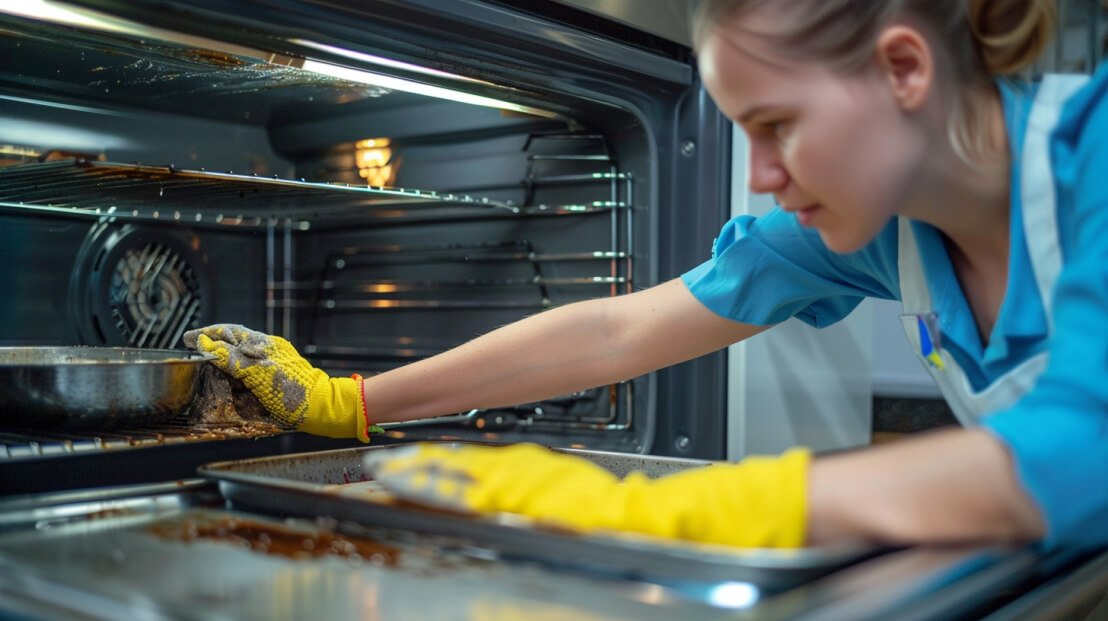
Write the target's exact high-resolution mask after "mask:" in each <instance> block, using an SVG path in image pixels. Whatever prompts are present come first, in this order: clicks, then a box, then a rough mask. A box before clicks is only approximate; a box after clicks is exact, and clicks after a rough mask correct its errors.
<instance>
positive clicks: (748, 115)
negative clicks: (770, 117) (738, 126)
mask: <svg viewBox="0 0 1108 621" xmlns="http://www.w3.org/2000/svg"><path fill="white" fill-rule="evenodd" d="M770 108H771V106H765V105H761V106H754V107H752V108H748V109H747V110H746V111H745V112H743V113H742V114H740V115H739V116H738V121H739V122H740V123H745V122H747V121H749V120H750V119H752V118H754V117H756V116H758V115H759V114H761V113H763V112H765V111H766V110H769V109H770Z"/></svg>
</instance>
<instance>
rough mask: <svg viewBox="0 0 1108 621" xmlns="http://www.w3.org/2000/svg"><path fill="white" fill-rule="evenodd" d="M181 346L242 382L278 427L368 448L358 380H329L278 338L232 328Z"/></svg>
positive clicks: (190, 336) (204, 333)
mask: <svg viewBox="0 0 1108 621" xmlns="http://www.w3.org/2000/svg"><path fill="white" fill-rule="evenodd" d="M184 341H185V345H187V346H188V347H191V348H193V349H197V350H200V351H206V352H208V353H210V354H213V355H214V356H215V360H213V361H212V364H214V365H215V366H217V367H219V369H220V370H222V371H223V372H225V373H227V374H229V375H231V376H232V377H234V378H236V379H238V380H241V381H242V383H243V384H244V385H246V387H247V388H249V389H250V391H251V392H253V393H254V395H255V396H256V397H258V400H259V401H261V402H262V405H264V406H265V409H266V410H267V411H268V412H269V413H270V415H271V416H273V418H275V419H276V420H277V422H278V423H279V424H281V425H282V426H284V427H286V428H289V429H296V430H298V431H304V432H307V433H311V434H315V435H320V436H328V437H332V438H358V439H359V440H361V441H362V442H369V433H370V432H371V431H379V430H380V428H379V427H375V426H373V425H370V423H369V418H368V416H367V413H366V411H365V399H363V396H362V392H361V391H362V385H361V384H362V381H361V378H360V377H357V376H355V377H354V378H349V377H338V378H333V377H329V376H328V375H327V374H326V373H324V372H323V371H320V370H319V369H316V368H315V367H313V366H312V365H311V363H309V362H308V361H307V360H305V359H304V358H303V357H301V355H300V354H298V353H297V352H296V349H295V348H294V347H293V346H292V344H291V343H289V342H288V341H286V340H285V339H283V338H281V337H279V336H271V335H268V334H265V333H262V332H256V331H254V330H250V329H248V328H246V327H243V326H240V325H234V324H217V325H213V326H208V327H206V328H200V329H199V330H190V331H188V332H186V333H185V335H184Z"/></svg>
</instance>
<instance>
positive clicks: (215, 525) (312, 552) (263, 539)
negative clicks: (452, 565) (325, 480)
mask: <svg viewBox="0 0 1108 621" xmlns="http://www.w3.org/2000/svg"><path fill="white" fill-rule="evenodd" d="M150 531H151V532H152V533H154V534H155V535H157V536H159V537H163V538H165V539H173V540H177V541H183V542H186V543H188V542H192V541H197V540H209V541H225V542H227V543H232V544H237V545H240V546H242V547H243V548H245V549H248V550H251V551H253V552H259V553H262V554H269V555H272V556H284V557H286V558H291V559H310V558H321V557H324V556H335V557H339V558H344V559H347V560H350V561H366V562H370V563H373V564H375V565H385V566H388V567H391V566H394V565H396V562H397V560H398V558H399V556H400V551H399V550H397V549H396V548H394V547H392V546H389V545H385V544H381V543H377V542H374V541H369V540H367V539H360V538H357V537H346V536H344V535H339V534H336V533H333V532H330V531H321V532H317V533H310V532H301V531H296V530H292V529H289V528H284V527H281V526H277V525H275V524H267V523H264V522H257V521H254V520H244V519H238V518H229V517H227V518H221V519H219V520H218V521H215V522H212V523H201V522H197V521H195V520H184V521H182V522H172V523H162V524H156V525H154V526H152V527H151V528H150Z"/></svg>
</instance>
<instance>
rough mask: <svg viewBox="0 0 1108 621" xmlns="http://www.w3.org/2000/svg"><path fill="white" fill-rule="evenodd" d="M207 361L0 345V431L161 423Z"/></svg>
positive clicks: (173, 354) (190, 390)
mask: <svg viewBox="0 0 1108 621" xmlns="http://www.w3.org/2000/svg"><path fill="white" fill-rule="evenodd" d="M211 359H212V356H211V355H209V354H204V353H197V352H187V351H179V350H169V349H133V348H123V347H0V425H3V426H4V427H8V428H11V427H33V428H43V427H49V428H51V429H114V428H118V427H124V426H128V425H148V424H153V423H158V422H163V421H166V420H169V419H171V418H173V417H174V416H176V415H178V414H181V413H182V412H184V411H185V410H186V409H187V408H188V406H189V403H191V402H192V398H193V397H194V396H195V394H196V386H197V377H198V373H197V371H198V370H199V369H200V365H202V364H204V363H205V362H207V361H208V360H211Z"/></svg>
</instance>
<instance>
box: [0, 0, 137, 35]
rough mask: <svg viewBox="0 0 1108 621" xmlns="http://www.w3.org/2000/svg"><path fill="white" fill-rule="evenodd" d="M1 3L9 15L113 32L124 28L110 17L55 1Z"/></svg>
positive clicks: (37, 0) (2, 8)
mask: <svg viewBox="0 0 1108 621" xmlns="http://www.w3.org/2000/svg"><path fill="white" fill-rule="evenodd" d="M2 4H3V6H2V7H0V11H3V12H4V13H8V14H10V15H19V16H21V17H30V18H32V19H38V20H42V21H46V22H53V23H55V24H65V25H66V26H77V27H81V28H94V29H96V30H107V31H114V32H120V31H123V30H124V29H122V28H120V27H119V26H117V25H116V24H114V23H113V22H114V21H115V20H112V19H111V18H107V17H104V16H101V15H98V14H96V13H92V12H91V11H90V12H82V11H80V10H79V9H74V8H69V7H67V6H64V5H61V4H58V3H55V2H49V1H48V0H14V1H11V2H3V3H2Z"/></svg>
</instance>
